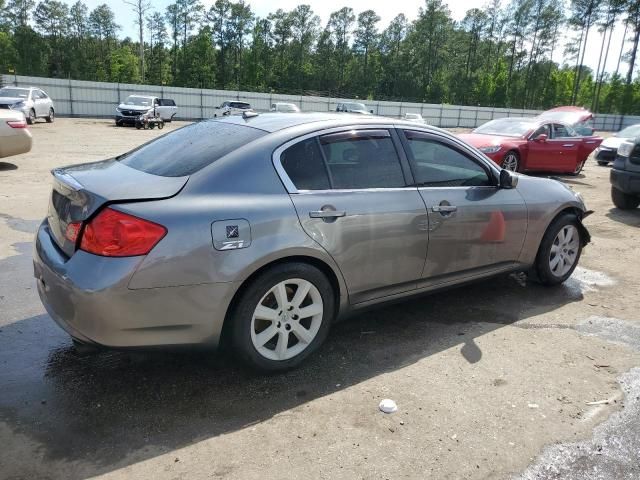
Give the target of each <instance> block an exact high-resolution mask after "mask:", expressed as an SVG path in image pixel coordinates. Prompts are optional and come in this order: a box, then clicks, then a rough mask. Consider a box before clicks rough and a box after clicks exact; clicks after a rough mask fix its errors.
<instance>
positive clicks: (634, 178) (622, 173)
mask: <svg viewBox="0 0 640 480" xmlns="http://www.w3.org/2000/svg"><path fill="white" fill-rule="evenodd" d="M609 178H610V180H611V185H612V186H613V187H615V188H616V189H618V190H620V191H621V192H624V193H626V194H629V195H640V172H628V171H626V170H617V169H615V168H613V169H611V174H610V177H609Z"/></svg>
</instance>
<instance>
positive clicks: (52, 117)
mask: <svg viewBox="0 0 640 480" xmlns="http://www.w3.org/2000/svg"><path fill="white" fill-rule="evenodd" d="M55 119H56V114H55V112H54V111H53V108H50V109H49V115H48V116H47V118H46V120H47V123H53V121H54V120H55Z"/></svg>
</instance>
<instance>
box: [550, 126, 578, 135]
mask: <svg viewBox="0 0 640 480" xmlns="http://www.w3.org/2000/svg"><path fill="white" fill-rule="evenodd" d="M574 136H575V135H572V134H571V131H570V130H569V128H568V127H565V126H564V125H561V124H559V123H554V124H553V138H568V137H574Z"/></svg>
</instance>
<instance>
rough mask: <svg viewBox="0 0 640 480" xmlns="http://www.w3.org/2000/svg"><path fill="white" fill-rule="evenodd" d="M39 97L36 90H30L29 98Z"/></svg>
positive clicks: (35, 98)
mask: <svg viewBox="0 0 640 480" xmlns="http://www.w3.org/2000/svg"><path fill="white" fill-rule="evenodd" d="M39 98H40V95H38V91H37V90H31V100H38V99H39Z"/></svg>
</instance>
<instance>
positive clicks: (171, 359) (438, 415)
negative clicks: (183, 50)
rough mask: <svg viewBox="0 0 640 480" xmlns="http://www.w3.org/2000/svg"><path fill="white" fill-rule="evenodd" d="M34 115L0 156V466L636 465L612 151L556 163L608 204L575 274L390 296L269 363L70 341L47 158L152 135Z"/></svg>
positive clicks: (289, 474)
mask: <svg viewBox="0 0 640 480" xmlns="http://www.w3.org/2000/svg"><path fill="white" fill-rule="evenodd" d="M179 126H181V124H180V123H178V122H176V123H173V124H170V125H168V126H167V129H173V128H177V127H179ZM167 129H165V130H164V132H166V131H167ZM32 132H33V135H34V141H35V144H34V148H33V150H32V152H31V153H29V154H27V155H22V156H19V157H13V158H11V159H7V160H8V162H5V163H0V392H2V393H0V443H1V444H2V449H0V478H1V479H23V478H24V479H39V478H42V479H57V478H60V479H74V478H88V477H100V478H110V479H121V478H154V479H189V480H191V479H200V478H202V479H204V478H228V479H254V478H255V479H258V478H259V479H271V478H274V479H280V478H330V479H343V478H344V479H354V478H366V479H369V478H371V479H373V478H375V479H378V478H389V479H397V478H415V479H424V478H437V479H460V478H469V479H480V478H512V477H513V478H524V479H534V478H535V479H546V478H549V479H551V478H553V479H556V478H563V479H564V478H568V479H572V478H575V479H585V478H594V479H595V478H602V479H616V478H640V471H639V470H640V467H639V462H638V458H640V425H639V423H640V420H639V417H638V415H637V412H638V404H637V398H638V397H637V396H638V395H639V394H640V393H639V392H640V373H639V369H638V368H636V367H638V366H640V334H639V333H638V332H639V331H640V316H639V314H638V312H639V311H640V300H639V299H638V295H637V292H638V291H640V288H639V287H640V285H639V283H640V278H639V275H638V252H637V248H638V227H639V226H640V210H636V211H633V212H621V211H619V210H617V209H615V208H613V206H612V203H611V200H610V198H609V184H608V174H609V171H608V168H602V167H598V166H597V165H595V162H589V163H588V165H587V167H586V168H585V171H584V173H583V174H581V175H580V176H578V177H565V178H563V180H564V181H566V182H567V183H568V184H570V185H571V186H572V187H574V188H575V189H577V190H579V191H581V192H582V193H583V194H584V196H585V199H586V202H587V205H588V206H589V208H591V209H593V210H595V213H594V214H593V215H592V216H590V217H589V218H588V219H587V221H586V224H587V226H588V228H589V229H590V231H591V233H592V235H593V243H592V244H591V245H590V246H589V247H588V248H587V249H586V250H585V252H584V254H583V257H582V259H581V266H580V268H579V269H578V270H576V273H575V274H574V276H573V277H572V279H570V280H569V281H568V282H567V283H566V284H565V285H563V286H560V287H558V288H553V289H548V288H543V287H540V286H538V285H535V284H530V283H529V282H528V281H527V280H526V277H524V276H522V275H511V276H505V277H500V278H496V279H492V280H488V281H485V282H483V283H479V284H476V285H472V286H467V287H464V288H462V289H457V290H450V291H447V292H444V293H438V294H434V295H431V296H426V297H422V298H419V299H414V300H410V301H407V302H404V303H399V304H396V305H393V306H387V307H381V308H379V309H377V310H373V311H370V312H368V313H366V314H362V315H360V316H358V317H356V318H354V319H352V320H350V321H348V322H344V323H342V324H339V325H337V326H336V327H335V328H334V329H333V330H332V332H331V334H330V336H329V339H328V341H327V343H326V344H325V345H324V346H323V348H321V350H320V352H319V354H318V355H316V356H315V357H313V358H312V359H310V361H308V362H307V363H306V364H305V365H303V366H302V367H301V368H300V369H298V370H296V371H293V372H290V373H287V374H282V375H272V376H261V375H257V374H255V373H253V372H250V371H247V370H245V369H244V368H242V367H240V366H238V365H237V364H236V362H235V361H234V359H233V357H230V356H228V355H225V354H213V353H211V352H148V353H141V352H136V353H123V352H102V353H99V354H95V355H89V356H81V355H78V354H77V353H76V352H75V350H74V349H73V348H72V346H71V342H70V340H69V338H68V337H67V336H66V335H65V334H64V333H63V332H62V331H61V330H59V329H58V328H57V326H55V324H54V323H53V321H52V320H51V319H50V318H49V317H48V315H47V314H46V313H45V312H44V310H43V308H42V306H41V304H40V302H39V300H38V298H37V292H36V289H35V281H34V279H33V277H32V267H31V248H32V239H33V234H34V231H35V229H36V227H37V225H38V223H39V222H40V220H41V219H42V218H43V217H44V215H45V213H46V208H47V201H48V195H49V189H50V174H49V170H50V169H51V168H53V167H56V166H60V165H65V164H71V163H79V162H85V161H91V160H97V159H102V158H106V157H109V156H113V155H115V154H119V153H122V152H124V151H126V150H128V149H130V148H132V147H134V146H136V145H138V144H140V143H142V142H144V141H146V140H148V139H150V138H153V137H155V136H157V135H158V134H159V133H158V132H157V131H155V130H154V131H137V130H135V129H133V128H116V127H114V126H113V125H112V123H111V122H107V121H102V120H72V119H58V120H56V122H55V123H54V124H53V125H48V124H45V123H38V124H36V125H35V126H34V127H33V128H32ZM383 398H391V399H393V400H395V401H396V402H397V404H398V407H399V409H398V412H397V413H394V414H391V415H385V414H382V413H381V412H379V411H378V403H379V402H380V400H381V399H383Z"/></svg>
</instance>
